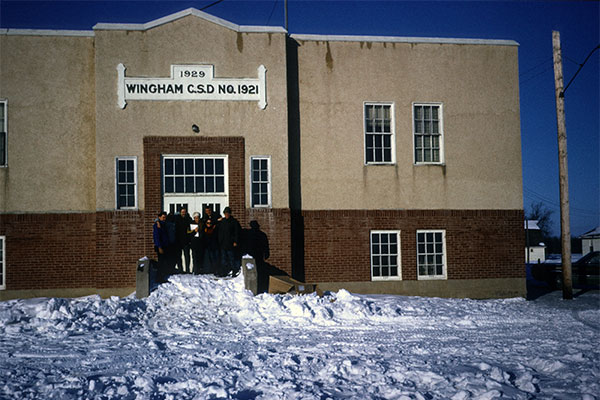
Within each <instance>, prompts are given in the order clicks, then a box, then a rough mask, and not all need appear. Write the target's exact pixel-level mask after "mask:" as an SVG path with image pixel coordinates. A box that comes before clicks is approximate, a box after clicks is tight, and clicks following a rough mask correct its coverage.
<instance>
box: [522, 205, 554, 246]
mask: <svg viewBox="0 0 600 400" xmlns="http://www.w3.org/2000/svg"><path fill="white" fill-rule="evenodd" d="M553 212H554V211H552V210H550V209H549V208H547V207H546V206H545V205H544V203H542V202H541V201H540V202H537V203H531V205H530V210H529V213H527V215H526V217H527V219H529V220H537V221H538V226H539V227H540V230H541V231H542V235H543V237H545V238H548V237H550V232H551V230H552V214H553Z"/></svg>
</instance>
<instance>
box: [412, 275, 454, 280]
mask: <svg viewBox="0 0 600 400" xmlns="http://www.w3.org/2000/svg"><path fill="white" fill-rule="evenodd" d="M417 280H418V281H447V280H448V277H446V276H417Z"/></svg>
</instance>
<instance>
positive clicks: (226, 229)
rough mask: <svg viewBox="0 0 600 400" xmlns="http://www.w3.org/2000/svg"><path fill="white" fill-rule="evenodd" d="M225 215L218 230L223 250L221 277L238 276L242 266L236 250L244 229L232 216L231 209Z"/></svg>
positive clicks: (226, 209)
mask: <svg viewBox="0 0 600 400" xmlns="http://www.w3.org/2000/svg"><path fill="white" fill-rule="evenodd" d="M223 215H224V218H223V219H221V221H219V225H218V229H217V233H218V237H219V248H220V250H221V265H222V270H221V275H223V276H226V275H228V274H229V273H230V272H231V273H232V274H233V275H236V274H237V273H239V270H240V265H239V264H237V263H236V258H237V257H236V250H238V245H239V243H240V231H241V229H242V228H241V226H240V223H239V222H238V220H237V219H235V218H234V217H233V216H232V215H231V208H229V207H225V209H224V210H223Z"/></svg>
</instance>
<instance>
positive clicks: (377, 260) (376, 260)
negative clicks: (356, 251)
mask: <svg viewBox="0 0 600 400" xmlns="http://www.w3.org/2000/svg"><path fill="white" fill-rule="evenodd" d="M373 265H377V266H379V265H381V257H380V256H373Z"/></svg>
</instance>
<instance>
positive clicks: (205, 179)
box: [162, 154, 229, 215]
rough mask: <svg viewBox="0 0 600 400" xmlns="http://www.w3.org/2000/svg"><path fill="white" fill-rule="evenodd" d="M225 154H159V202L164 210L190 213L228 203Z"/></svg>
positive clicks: (223, 205)
mask: <svg viewBox="0 0 600 400" xmlns="http://www.w3.org/2000/svg"><path fill="white" fill-rule="evenodd" d="M227 161H228V158H227V155H204V154H198V155H187V154H186V155H163V160H162V171H163V172H162V180H163V182H162V185H163V204H164V208H165V211H167V212H168V213H178V212H179V210H181V209H182V208H186V209H187V211H188V213H189V214H190V215H191V214H193V213H194V212H196V211H197V212H199V213H200V214H201V215H202V213H203V212H204V207H205V206H206V205H210V206H212V207H213V211H215V212H218V213H219V214H220V213H221V212H222V211H223V209H224V208H225V207H226V206H228V205H229V192H228V187H229V185H228V174H227V171H228V163H227Z"/></svg>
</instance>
